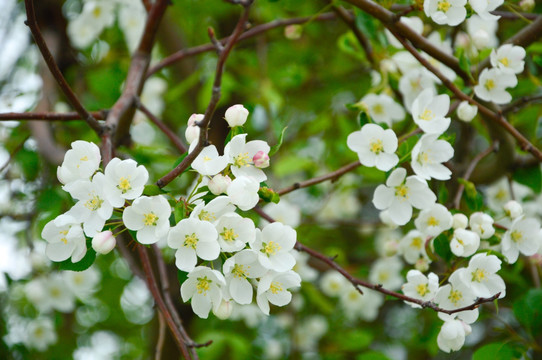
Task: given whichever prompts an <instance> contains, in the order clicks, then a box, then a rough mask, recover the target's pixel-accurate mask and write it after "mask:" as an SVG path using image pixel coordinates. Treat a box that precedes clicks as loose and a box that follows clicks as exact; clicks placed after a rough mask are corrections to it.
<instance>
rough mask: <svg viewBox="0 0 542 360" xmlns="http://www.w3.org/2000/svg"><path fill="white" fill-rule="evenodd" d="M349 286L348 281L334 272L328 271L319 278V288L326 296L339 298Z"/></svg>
mask: <svg viewBox="0 0 542 360" xmlns="http://www.w3.org/2000/svg"><path fill="white" fill-rule="evenodd" d="M349 286H351V285H350V284H349V283H348V281H347V280H346V279H345V278H344V276H342V274H340V273H338V272H337V271H335V270H329V271H326V272H325V273H324V275H322V277H321V278H320V287H321V288H322V292H323V293H324V294H325V295H327V296H339V295H340V294H342V293H343V292H344V290H346V288H347V287H349Z"/></svg>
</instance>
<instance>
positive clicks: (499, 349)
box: [472, 343, 521, 360]
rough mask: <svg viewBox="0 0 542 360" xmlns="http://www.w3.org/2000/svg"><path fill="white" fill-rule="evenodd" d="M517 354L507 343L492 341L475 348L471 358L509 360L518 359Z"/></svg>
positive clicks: (475, 359)
mask: <svg viewBox="0 0 542 360" xmlns="http://www.w3.org/2000/svg"><path fill="white" fill-rule="evenodd" d="M519 358H521V354H519V353H518V352H517V351H516V350H515V349H514V348H512V347H511V346H510V345H509V344H503V343H493V344H487V345H484V346H482V347H481V348H479V349H478V350H476V351H475V352H474V354H473V356H472V360H511V359H519Z"/></svg>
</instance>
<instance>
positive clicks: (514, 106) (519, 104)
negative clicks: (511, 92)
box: [502, 95, 542, 114]
mask: <svg viewBox="0 0 542 360" xmlns="http://www.w3.org/2000/svg"><path fill="white" fill-rule="evenodd" d="M540 101H542V95H534V96H523V97H520V98H519V99H517V100H516V101H514V102H513V103H511V104H508V105H506V106H504V107H503V108H502V113H503V114H507V113H509V112H511V113H515V112H517V111H518V110H520V109H522V108H523V107H525V106H527V105H529V104H531V103H535V102H540Z"/></svg>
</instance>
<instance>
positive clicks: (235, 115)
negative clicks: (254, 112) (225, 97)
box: [224, 104, 248, 127]
mask: <svg viewBox="0 0 542 360" xmlns="http://www.w3.org/2000/svg"><path fill="white" fill-rule="evenodd" d="M224 117H225V118H226V121H227V122H228V125H229V126H230V127H235V126H243V124H244V123H245V122H246V121H247V117H248V110H247V109H245V107H244V106H243V105H241V104H237V105H233V106H230V107H229V108H228V110H226V114H225V115H224Z"/></svg>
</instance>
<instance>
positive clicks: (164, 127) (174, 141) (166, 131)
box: [134, 97, 187, 154]
mask: <svg viewBox="0 0 542 360" xmlns="http://www.w3.org/2000/svg"><path fill="white" fill-rule="evenodd" d="M134 101H135V105H136V107H137V108H138V109H139V110H141V112H142V113H143V114H145V115H146V116H147V118H149V120H150V121H152V122H153V123H154V124H155V125H156V126H157V127H158V128H159V129H160V130H161V131H162V132H163V133H164V134H165V135H166V136H167V137H168V139H169V140H170V141H171V143H172V144H173V145H174V146H175V147H176V148H177V150H179V152H180V153H181V154H184V153H185V152H186V150H187V149H186V145H185V144H184V143H183V141H182V140H181V139H180V138H179V137H178V136H177V134H175V133H174V132H173V131H172V130H171V129H170V128H168V127H167V125H166V124H164V123H163V122H162V121H160V119H158V118H157V117H156V116H154V114H153V113H151V111H150V110H149V109H148V108H147V107H146V106H145V105H143V103H142V102H141V100H140V99H139V98H138V97H136V98H135V100H134Z"/></svg>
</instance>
